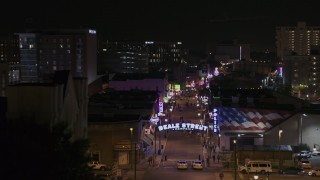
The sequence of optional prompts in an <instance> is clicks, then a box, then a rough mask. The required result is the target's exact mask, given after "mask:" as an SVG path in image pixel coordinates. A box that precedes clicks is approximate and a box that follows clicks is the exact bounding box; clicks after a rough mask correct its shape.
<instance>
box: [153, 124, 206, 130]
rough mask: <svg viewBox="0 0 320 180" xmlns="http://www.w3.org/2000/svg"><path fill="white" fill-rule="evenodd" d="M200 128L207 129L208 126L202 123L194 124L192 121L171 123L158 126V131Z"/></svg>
mask: <svg viewBox="0 0 320 180" xmlns="http://www.w3.org/2000/svg"><path fill="white" fill-rule="evenodd" d="M168 129H171V130H200V131H207V129H208V126H204V125H202V124H194V123H172V124H165V125H161V126H158V130H159V131H163V130H168Z"/></svg>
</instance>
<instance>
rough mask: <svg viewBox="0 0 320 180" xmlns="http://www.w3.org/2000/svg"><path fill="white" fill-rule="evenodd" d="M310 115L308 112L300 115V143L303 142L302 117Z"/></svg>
mask: <svg viewBox="0 0 320 180" xmlns="http://www.w3.org/2000/svg"><path fill="white" fill-rule="evenodd" d="M303 116H304V117H306V116H308V115H307V114H304V113H303V114H301V116H300V144H302V118H303Z"/></svg>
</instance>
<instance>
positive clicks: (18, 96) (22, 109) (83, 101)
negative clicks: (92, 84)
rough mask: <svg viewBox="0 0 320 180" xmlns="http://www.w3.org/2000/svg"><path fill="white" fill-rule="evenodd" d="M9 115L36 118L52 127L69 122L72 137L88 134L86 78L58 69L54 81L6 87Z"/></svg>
mask: <svg viewBox="0 0 320 180" xmlns="http://www.w3.org/2000/svg"><path fill="white" fill-rule="evenodd" d="M7 101H8V110H7V119H8V120H9V121H15V120H25V121H34V122H36V123H39V124H42V125H48V127H52V126H53V125H54V124H56V123H59V122H66V123H67V124H68V128H69V130H71V132H72V133H73V137H72V138H73V139H77V138H86V137H87V108H88V107H87V101H88V100H87V79H86V78H72V77H71V73H70V72H69V71H56V72H55V74H54V78H53V79H52V82H51V83H24V84H16V85H10V86H8V87H7Z"/></svg>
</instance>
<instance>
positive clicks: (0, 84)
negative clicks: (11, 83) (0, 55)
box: [0, 63, 9, 96]
mask: <svg viewBox="0 0 320 180" xmlns="http://www.w3.org/2000/svg"><path fill="white" fill-rule="evenodd" d="M8 72H9V68H8V63H0V96H5V92H6V87H7V85H8Z"/></svg>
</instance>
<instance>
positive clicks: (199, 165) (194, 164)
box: [192, 160, 203, 170]
mask: <svg viewBox="0 0 320 180" xmlns="http://www.w3.org/2000/svg"><path fill="white" fill-rule="evenodd" d="M192 169H200V170H201V169H203V165H202V162H201V161H200V160H195V161H192Z"/></svg>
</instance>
